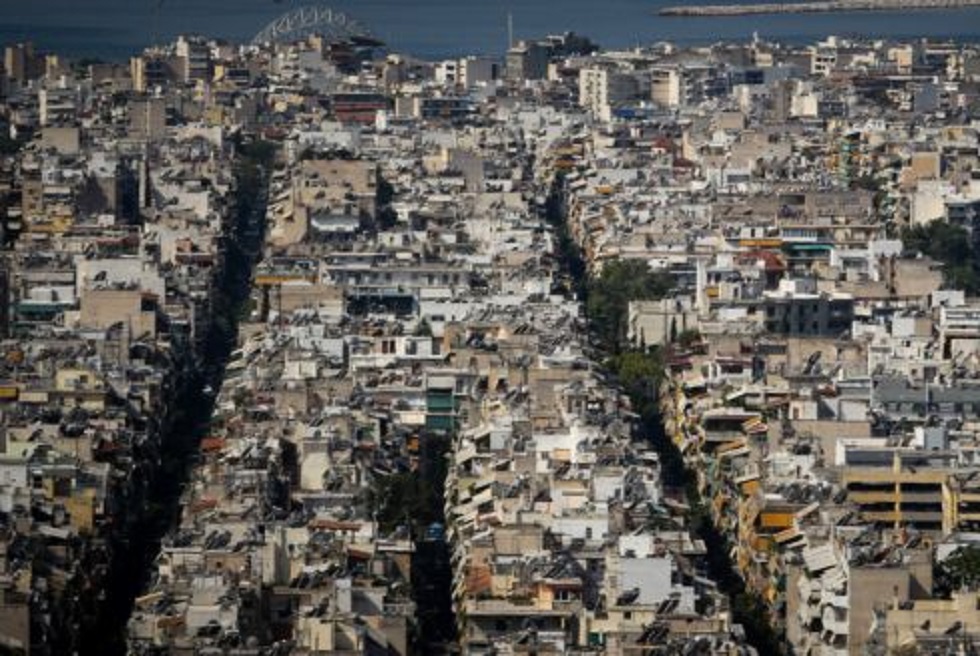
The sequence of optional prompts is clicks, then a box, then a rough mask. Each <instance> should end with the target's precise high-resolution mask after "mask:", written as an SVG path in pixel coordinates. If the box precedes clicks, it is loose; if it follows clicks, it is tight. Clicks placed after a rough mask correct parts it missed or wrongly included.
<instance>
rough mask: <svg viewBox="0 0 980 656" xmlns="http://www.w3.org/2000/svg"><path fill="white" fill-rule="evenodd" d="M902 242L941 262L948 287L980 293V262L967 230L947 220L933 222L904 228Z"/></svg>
mask: <svg viewBox="0 0 980 656" xmlns="http://www.w3.org/2000/svg"><path fill="white" fill-rule="evenodd" d="M902 243H903V244H904V246H905V248H906V249H908V250H914V251H918V252H920V253H922V254H924V255H928V256H929V257H931V258H932V259H934V260H937V261H939V262H942V264H943V265H944V268H945V273H946V275H945V278H946V284H947V285H948V286H950V287H953V288H955V289H962V290H963V291H965V292H966V293H967V294H971V295H974V294H977V293H980V269H978V267H980V262H978V261H977V253H976V251H975V249H974V248H973V243H972V241H971V239H970V233H969V232H967V230H966V229H964V228H962V227H960V226H957V225H953V224H951V223H947V222H946V221H933V222H931V223H928V224H926V225H917V226H914V227H912V228H908V229H906V230H905V231H904V232H903V233H902Z"/></svg>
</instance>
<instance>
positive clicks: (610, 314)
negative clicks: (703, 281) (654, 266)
mask: <svg viewBox="0 0 980 656" xmlns="http://www.w3.org/2000/svg"><path fill="white" fill-rule="evenodd" d="M672 286H673V281H672V279H671V277H670V275H669V274H667V273H663V272H658V271H653V270H651V269H650V267H649V266H648V265H647V263H646V262H643V261H641V260H614V261H612V262H608V263H607V264H606V265H605V266H603V268H602V273H601V274H600V275H598V276H594V277H592V278H591V279H590V280H589V287H588V299H587V301H586V310H587V311H588V314H589V322H590V323H591V325H592V327H593V330H594V331H595V335H596V337H597V338H598V339H599V342H600V345H601V346H602V347H603V348H604V349H605V350H606V351H607V352H608V353H619V352H620V351H622V350H624V349H625V348H626V347H627V346H628V345H627V343H626V335H627V329H628V319H627V314H628V310H629V304H630V301H647V300H654V299H658V298H663V297H664V296H665V295H666V294H667V292H669V291H670V289H671V287H672Z"/></svg>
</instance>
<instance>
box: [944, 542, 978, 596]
mask: <svg viewBox="0 0 980 656" xmlns="http://www.w3.org/2000/svg"><path fill="white" fill-rule="evenodd" d="M935 581H936V583H935V592H936V594H937V595H938V596H942V597H948V596H949V595H950V594H951V593H953V592H955V591H957V590H962V589H964V588H965V589H968V590H977V589H978V588H980V547H973V546H970V547H962V548H960V549H958V550H956V551H955V552H954V553H952V554H951V555H950V556H949V557H948V558H946V560H944V561H942V562H941V563H939V565H938V566H937V567H936V577H935Z"/></svg>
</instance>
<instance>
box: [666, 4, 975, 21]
mask: <svg viewBox="0 0 980 656" xmlns="http://www.w3.org/2000/svg"><path fill="white" fill-rule="evenodd" d="M968 7H980V0H818V1H814V2H765V3H752V4H726V5H681V6H672V7H664V8H663V9H661V10H660V11H659V12H657V13H658V14H659V15H661V16H676V17H719V16H722V17H724V16H755V15H760V14H816V13H833V12H859V11H908V10H922V9H964V8H968Z"/></svg>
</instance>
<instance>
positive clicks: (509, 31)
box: [507, 11, 514, 50]
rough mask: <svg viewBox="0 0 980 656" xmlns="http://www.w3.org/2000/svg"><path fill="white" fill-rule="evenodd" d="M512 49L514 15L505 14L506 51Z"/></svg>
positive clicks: (510, 13)
mask: <svg viewBox="0 0 980 656" xmlns="http://www.w3.org/2000/svg"><path fill="white" fill-rule="evenodd" d="M513 47H514V14H513V13H512V12H509V11H508V12H507V49H508V50H510V49H511V48H513Z"/></svg>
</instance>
